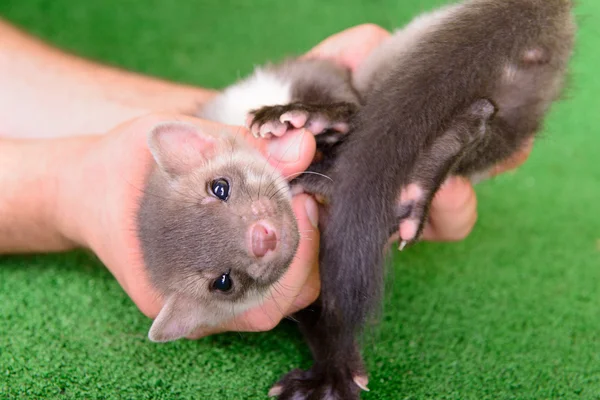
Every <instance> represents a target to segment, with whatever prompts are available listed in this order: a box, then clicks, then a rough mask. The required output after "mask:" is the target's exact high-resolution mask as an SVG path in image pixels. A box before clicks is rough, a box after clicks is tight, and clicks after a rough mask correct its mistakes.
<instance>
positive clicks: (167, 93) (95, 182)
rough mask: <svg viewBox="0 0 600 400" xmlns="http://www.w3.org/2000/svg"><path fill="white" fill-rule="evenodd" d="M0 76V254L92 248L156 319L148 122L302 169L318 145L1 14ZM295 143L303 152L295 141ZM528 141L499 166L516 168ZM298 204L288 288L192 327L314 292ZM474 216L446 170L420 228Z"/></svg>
mask: <svg viewBox="0 0 600 400" xmlns="http://www.w3.org/2000/svg"><path fill="white" fill-rule="evenodd" d="M388 36H389V33H388V32H387V31H385V30H383V29H382V28H380V27H377V26H374V25H361V26H358V27H355V28H351V29H348V30H346V31H344V32H341V33H339V34H336V35H334V36H332V37H330V38H328V39H326V40H325V41H323V42H322V43H321V44H319V45H318V46H316V47H315V48H314V49H313V50H311V51H310V52H309V53H308V54H307V55H306V56H307V57H320V58H329V59H333V60H335V61H336V62H339V63H340V64H342V65H346V66H348V67H350V68H351V69H355V68H357V67H359V66H360V62H361V60H363V59H364V58H365V57H366V56H367V55H368V54H369V52H370V51H371V50H372V49H373V48H375V47H376V46H377V45H378V44H379V43H381V41H382V40H384V39H385V38H386V37H388ZM0 87H2V88H3V90H2V91H0V187H2V192H0V253H27V252H56V251H67V250H70V249H74V248H79V247H83V248H88V249H91V250H92V251H93V252H94V253H95V254H97V255H98V257H99V258H100V260H101V261H102V262H103V263H104V264H105V265H106V267H107V268H108V269H109V270H110V271H111V273H112V274H113V275H114V276H115V278H116V279H117V280H118V282H119V284H120V285H121V286H122V287H123V289H124V290H125V292H126V293H127V294H128V295H129V296H130V297H131V299H132V300H133V301H134V303H135V304H136V305H137V306H138V308H139V309H140V310H141V311H142V312H143V313H144V314H145V315H146V316H148V317H150V318H154V317H155V316H156V315H157V314H158V311H159V310H160V308H161V306H162V299H161V298H160V296H159V295H158V293H156V292H155V291H154V290H153V288H152V287H151V286H150V284H149V282H148V277H147V275H146V273H145V269H144V266H143V263H142V261H141V258H140V250H139V243H138V241H137V238H136V237H135V234H134V230H135V229H134V225H133V221H134V216H135V212H136V209H137V207H138V204H139V196H140V194H141V192H140V188H141V187H143V183H144V182H143V180H144V177H145V176H146V172H147V171H148V168H149V167H150V165H151V163H152V158H151V156H150V154H149V152H148V150H147V147H146V142H145V139H146V132H147V131H148V130H149V129H150V128H151V127H152V126H153V125H154V124H156V123H159V122H162V121H167V120H173V119H178V120H188V121H190V122H192V123H194V124H197V125H198V126H199V127H200V128H201V129H214V130H217V131H219V130H221V131H222V130H225V129H227V130H230V131H232V132H233V133H235V134H237V135H240V136H242V137H244V138H245V139H246V140H248V141H249V142H250V143H251V144H253V145H254V146H256V147H257V148H258V149H259V150H260V151H262V152H263V154H265V155H266V156H269V160H270V162H272V163H274V165H276V166H278V168H279V169H280V170H281V172H282V173H283V174H284V175H290V174H293V173H297V172H300V171H302V170H304V169H305V168H306V167H307V165H308V163H309V162H310V160H311V159H312V156H313V153H314V149H315V143H314V139H313V138H312V136H311V135H303V136H302V137H300V136H298V135H300V133H298V134H296V135H287V136H284V137H283V138H281V139H275V140H270V141H264V140H258V139H254V138H252V137H251V135H248V132H247V131H246V130H245V129H243V128H241V127H226V126H223V125H220V124H215V123H212V122H209V121H202V120H199V119H197V118H192V117H186V116H183V114H185V113H189V112H191V111H192V110H193V109H194V107H197V106H198V104H201V103H203V102H205V101H207V100H209V99H210V98H211V97H212V96H214V94H215V92H214V91H212V90H208V89H203V88H196V87H191V86H185V85H180V84H174V83H171V82H166V81H162V80H159V79H156V78H151V77H146V76H142V75H138V74H135V73H131V72H127V71H123V70H119V69H116V68H111V67H107V66H103V65H99V64H95V63H92V62H89V61H86V60H83V59H80V58H78V57H75V56H73V55H69V54H66V53H63V52H61V51H59V50H57V49H54V48H52V47H49V46H47V45H46V44H44V43H42V42H40V41H38V40H36V39H34V38H31V37H29V36H28V35H26V34H24V33H22V32H20V31H18V30H16V29H14V28H12V27H11V26H9V25H8V24H5V23H3V22H1V21H0ZM31 110H36V118H31ZM40 121H43V123H42V124H40ZM25 138H27V139H25ZM291 143H292V144H293V146H292V148H294V149H295V150H296V154H291V152H290V151H289V150H288V149H290V144H291ZM274 146H275V147H274ZM277 146H279V149H280V150H281V149H286V152H285V155H286V160H284V162H280V160H278V157H277V151H276V150H277V149H276V147H277ZM529 150H530V147H529V148H527V149H524V150H523V152H521V153H519V154H517V155H515V158H514V160H509V162H507V163H503V164H502V165H500V166H498V168H496V169H495V171H494V172H495V173H501V172H504V171H506V170H508V169H512V168H515V167H516V166H518V165H519V164H520V163H522V162H523V161H524V160H525V159H526V157H527V155H528V154H529ZM279 154H280V155H281V154H282V153H281V152H280V153H279ZM293 206H294V211H295V213H296V217H297V218H298V221H299V225H300V229H301V230H302V231H303V235H302V236H303V238H302V240H301V244H300V248H299V250H298V253H297V256H296V258H295V261H294V263H293V264H292V266H291V267H290V269H289V271H288V273H287V274H286V275H285V276H284V277H283V278H282V280H281V281H280V285H279V287H280V288H284V289H283V290H278V291H277V292H274V293H273V297H272V298H269V299H266V300H265V302H264V304H262V305H261V306H260V307H257V308H256V309H252V310H249V311H248V312H246V313H244V314H242V315H241V316H239V317H237V318H235V319H233V320H231V321H228V322H227V323H225V324H224V325H223V326H220V327H218V328H216V329H213V330H210V331H199V332H196V333H194V334H193V335H191V337H192V338H197V337H201V336H205V335H208V334H213V333H217V332H222V331H228V330H238V331H262V330H268V329H271V328H272V327H274V326H275V325H276V324H277V323H278V322H279V321H280V320H281V319H282V318H283V317H285V316H286V315H289V314H291V313H293V312H294V311H297V310H299V309H301V308H304V307H306V306H307V305H309V304H310V303H312V302H313V301H314V300H315V299H316V297H317V296H318V293H319V290H320V282H319V273H318V262H317V261H318V242H319V232H318V229H316V228H314V227H313V224H311V220H313V221H314V220H316V213H317V207H316V205H315V203H314V200H313V199H312V198H310V197H309V196H306V195H300V196H296V197H295V198H294V201H293ZM476 219H477V209H476V196H475V193H474V191H473V188H472V187H471V185H470V183H469V182H468V181H465V180H463V179H461V178H451V179H450V180H449V181H448V183H447V184H446V185H444V187H443V188H441V189H440V191H439V192H438V193H437V194H436V196H435V198H434V201H433V204H432V207H431V214H430V219H429V222H428V224H427V227H426V229H425V232H424V236H423V239H425V240H433V241H455V240H461V239H463V238H464V237H466V236H467V235H468V234H469V232H470V231H471V229H472V228H473V226H474V224H475V221H476Z"/></svg>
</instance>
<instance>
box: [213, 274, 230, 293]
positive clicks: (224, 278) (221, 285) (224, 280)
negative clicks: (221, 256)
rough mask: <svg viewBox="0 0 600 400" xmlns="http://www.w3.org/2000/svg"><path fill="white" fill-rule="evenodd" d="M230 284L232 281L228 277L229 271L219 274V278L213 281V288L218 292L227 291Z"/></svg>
mask: <svg viewBox="0 0 600 400" xmlns="http://www.w3.org/2000/svg"><path fill="white" fill-rule="evenodd" d="M232 286H233V282H232V281H231V278H230V277H229V272H228V273H226V274H223V275H221V277H220V278H218V279H217V280H215V281H214V282H213V289H215V290H218V291H220V292H229V291H230V290H231V287H232Z"/></svg>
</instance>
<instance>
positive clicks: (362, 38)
mask: <svg viewBox="0 0 600 400" xmlns="http://www.w3.org/2000/svg"><path fill="white" fill-rule="evenodd" d="M390 35H391V34H390V32H388V31H387V30H385V29H383V28H382V27H380V26H377V25H374V24H363V25H358V26H355V27H353V28H349V29H346V30H344V31H342V32H339V33H337V34H335V35H333V36H330V37H328V38H327V39H325V40H323V41H322V42H321V43H319V44H318V45H317V46H315V47H314V48H313V49H312V50H310V51H309V52H308V53H307V54H306V55H305V57H306V58H321V59H330V60H333V61H334V62H337V63H339V64H340V65H342V66H345V67H347V68H350V69H351V70H353V71H354V70H356V68H357V67H358V66H359V65H360V63H361V62H362V61H363V60H364V59H365V58H367V56H368V55H369V54H370V53H371V51H372V50H373V49H374V48H376V47H377V46H379V45H380V44H381V42H383V41H384V40H385V39H387V38H388V37H389V36H390Z"/></svg>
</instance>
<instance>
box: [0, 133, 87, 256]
mask: <svg viewBox="0 0 600 400" xmlns="http://www.w3.org/2000/svg"><path fill="white" fill-rule="evenodd" d="M82 145H83V139H77V140H74V139H70V140H65V139H52V140H46V139H39V140H9V139H0V253H25V252H50V251H63V250H68V249H70V248H73V247H74V246H75V242H74V240H73V238H68V237H67V236H66V235H65V233H64V232H63V229H62V224H63V222H64V221H62V222H60V221H58V218H57V211H58V210H59V209H61V207H59V204H58V201H57V199H58V193H59V192H60V191H61V190H62V188H61V185H62V183H61V179H60V176H61V174H62V172H61V171H62V170H63V169H64V168H67V164H66V163H67V162H69V160H70V159H72V158H73V156H74V154H81V151H80V149H81V147H82Z"/></svg>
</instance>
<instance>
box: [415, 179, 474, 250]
mask: <svg viewBox="0 0 600 400" xmlns="http://www.w3.org/2000/svg"><path fill="white" fill-rule="evenodd" d="M476 221H477V196H476V195H475V191H474V190H473V186H472V185H471V182H470V181H469V180H468V179H465V178H462V177H451V178H449V179H448V181H446V183H445V184H444V185H443V186H442V187H441V188H440V189H439V190H438V192H437V193H436V195H435V196H434V198H433V201H432V203H431V208H430V212H429V220H428V222H427V224H426V225H425V229H424V230H423V236H422V239H423V240H429V241H458V240H462V239H464V238H465V237H467V236H468V235H469V233H471V230H473V227H474V226H475V222H476Z"/></svg>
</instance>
